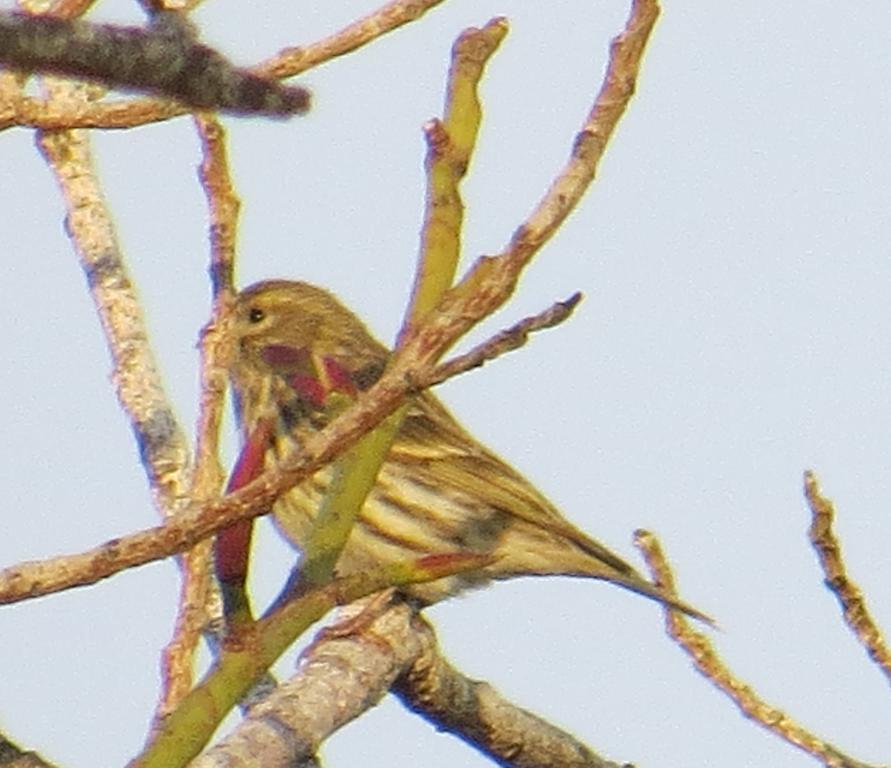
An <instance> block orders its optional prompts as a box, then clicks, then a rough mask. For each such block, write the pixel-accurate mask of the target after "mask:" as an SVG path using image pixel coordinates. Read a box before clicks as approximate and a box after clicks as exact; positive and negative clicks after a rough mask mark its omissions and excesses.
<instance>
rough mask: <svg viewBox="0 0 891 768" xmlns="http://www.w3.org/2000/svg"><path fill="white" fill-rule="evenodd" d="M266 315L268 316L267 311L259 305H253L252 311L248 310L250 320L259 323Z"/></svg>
mask: <svg viewBox="0 0 891 768" xmlns="http://www.w3.org/2000/svg"><path fill="white" fill-rule="evenodd" d="M264 317H266V313H265V312H264V311H263V310H262V309H260V308H259V307H251V309H250V311H249V312H248V320H250V321H251V322H252V323H259V322H261V321H262V320H263V318H264Z"/></svg>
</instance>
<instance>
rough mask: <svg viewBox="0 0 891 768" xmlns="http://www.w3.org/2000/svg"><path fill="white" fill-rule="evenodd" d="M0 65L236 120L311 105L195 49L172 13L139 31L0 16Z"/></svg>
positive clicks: (290, 89) (295, 91) (295, 92)
mask: <svg viewBox="0 0 891 768" xmlns="http://www.w3.org/2000/svg"><path fill="white" fill-rule="evenodd" d="M77 10H79V9H77ZM0 61H2V63H3V64H5V65H6V66H8V67H11V68H13V69H16V70H19V71H23V72H50V73H54V74H58V75H65V76H68V77H77V78H84V79H87V80H95V81H98V82H101V83H103V84H105V85H107V86H111V87H115V88H123V89H132V90H137V91H147V92H149V93H155V94H160V95H161V96H164V97H167V98H173V99H176V100H177V101H180V102H182V103H183V104H185V105H187V106H189V107H192V108H196V107H197V108H204V109H222V110H225V111H227V112H232V113H235V114H258V113H259V114H265V115H273V116H280V117H281V116H285V115H292V114H301V113H304V112H306V111H307V110H308V109H309V103H310V97H309V91H307V90H306V89H305V88H301V87H298V86H284V85H281V84H280V83H278V82H277V81H276V80H270V79H267V78H264V77H261V76H259V75H256V74H254V73H253V72H249V71H246V70H241V69H238V68H237V67H234V66H233V65H232V64H230V63H229V62H228V61H227V60H226V58H225V57H224V56H223V55H222V54H220V53H217V52H216V51H214V50H213V49H212V48H208V47H207V46H206V45H201V44H200V43H199V42H198V41H197V39H196V38H195V35H194V31H193V29H192V27H191V26H190V25H189V24H188V22H187V21H186V20H185V17H184V16H182V15H181V14H179V13H176V12H173V11H159V12H156V13H154V14H153V15H152V16H151V18H150V21H149V25H148V26H147V27H145V28H142V27H121V26H116V25H112V24H93V23H90V22H87V21H81V20H78V19H74V20H72V19H68V18H61V17H54V16H43V15H41V16H32V15H30V14H25V13H2V12H0Z"/></svg>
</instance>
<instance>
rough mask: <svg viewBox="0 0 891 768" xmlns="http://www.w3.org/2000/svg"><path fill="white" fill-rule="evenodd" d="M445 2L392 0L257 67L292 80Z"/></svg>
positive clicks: (261, 72)
mask: <svg viewBox="0 0 891 768" xmlns="http://www.w3.org/2000/svg"><path fill="white" fill-rule="evenodd" d="M442 2H443V0H391V2H389V3H385V4H384V5H382V6H381V7H380V8H378V9H377V10H375V11H372V12H371V13H369V14H368V15H367V16H363V17H362V18H360V19H357V20H356V21H354V22H352V23H351V24H348V25H347V26H345V27H344V28H343V29H341V30H339V31H337V32H335V33H334V34H333V35H330V36H329V37H326V38H323V39H322V40H319V41H317V42H315V43H313V44H312V45H307V46H298V47H294V48H285V49H284V50H282V51H279V52H278V53H277V54H276V55H275V56H273V57H272V58H271V59H268V60H266V61H264V62H263V63H261V64H259V65H257V66H256V67H255V68H254V70H253V71H254V72H256V74H258V75H262V76H264V77H278V78H284V77H293V76H294V75H299V74H301V73H302V72H306V71H307V70H309V69H312V68H313V67H317V66H318V65H319V64H324V63H325V62H326V61H331V60H332V59H336V58H337V57H339V56H343V55H345V54H347V53H352V52H353V51H355V50H357V49H359V48H361V47H362V46H363V45H367V44H368V43H371V42H373V41H374V40H377V39H378V38H379V37H383V36H384V35H386V34H387V33H388V32H392V31H393V30H396V29H399V27H401V26H403V25H405V24H409V23H411V22H413V21H417V20H418V19H419V18H421V16H423V15H424V14H425V13H427V11H429V10H430V9H431V8H435V7H436V6H437V5H439V4H440V3H442Z"/></svg>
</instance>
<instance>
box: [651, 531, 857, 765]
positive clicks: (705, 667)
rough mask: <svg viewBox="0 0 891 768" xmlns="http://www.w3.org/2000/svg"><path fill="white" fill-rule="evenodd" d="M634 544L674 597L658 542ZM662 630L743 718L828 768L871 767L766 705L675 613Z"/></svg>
mask: <svg viewBox="0 0 891 768" xmlns="http://www.w3.org/2000/svg"><path fill="white" fill-rule="evenodd" d="M634 543H635V545H636V546H637V548H638V549H640V550H641V552H642V553H643V555H644V558H645V559H646V561H647V565H648V566H649V568H650V573H651V575H652V577H653V580H654V581H655V582H656V584H657V585H658V586H660V587H662V589H664V590H665V591H666V592H667V593H668V594H670V595H675V594H677V591H676V589H675V583H674V575H673V574H672V572H671V568H670V567H669V565H668V562H667V560H666V559H665V555H664V553H663V552H662V547H661V545H660V544H659V541H658V539H657V538H656V537H655V536H654V535H653V534H652V533H649V532H648V531H635V534H634ZM665 629H666V632H667V633H668V636H669V637H670V638H671V639H672V640H674V641H675V642H676V643H677V644H678V646H680V648H681V649H682V650H683V651H684V652H685V653H686V654H687V655H688V656H689V657H690V658H691V659H692V660H693V665H694V666H695V667H696V670H697V671H698V672H699V673H700V674H701V675H703V677H705V678H707V679H708V680H709V681H711V683H712V685H714V686H715V687H716V688H717V689H718V690H719V691H721V692H722V693H724V694H725V695H726V696H727V697H728V698H729V699H730V700H731V701H733V703H734V704H736V706H737V707H738V708H739V710H740V712H742V714H743V715H744V716H745V717H747V718H749V719H750V720H752V721H754V722H756V723H758V724H759V725H760V726H762V727H763V728H765V729H767V730H768V731H770V732H771V733H774V734H775V735H777V736H779V737H780V738H781V739H783V740H784V741H786V742H788V743H789V744H792V745H793V746H795V747H798V748H799V749H801V750H802V751H804V752H807V753H808V754H809V755H812V756H813V757H815V758H817V760H819V761H820V762H822V763H823V765H825V766H826V767H827V768H871V766H869V765H867V764H866V763H862V762H860V761H859V760H854V759H853V758H851V757H848V756H847V755H845V754H844V753H843V752H841V751H840V750H838V749H836V748H835V747H833V746H832V745H831V744H829V743H828V742H826V741H823V740H822V739H820V738H818V737H817V736H815V735H814V734H812V733H811V732H810V731H807V730H805V729H804V728H802V727H801V726H800V725H799V724H798V723H796V722H795V721H794V720H793V719H792V718H791V717H789V716H788V715H787V714H786V713H784V712H783V711H782V710H779V709H777V708H776V707H773V706H771V705H770V704H768V703H767V702H765V701H764V699H762V698H761V697H760V696H758V694H757V693H755V691H754V690H752V688H751V686H749V685H747V684H746V683H745V682H743V681H742V680H740V679H739V678H738V677H736V676H735V675H734V674H733V673H732V672H731V671H730V669H729V668H728V667H727V665H726V664H724V662H723V661H722V660H721V658H720V656H719V655H718V652H717V651H716V650H715V648H714V646H713V645H712V643H711V642H710V641H709V639H708V638H707V637H706V636H705V635H704V634H702V633H701V632H697V631H696V630H694V629H693V627H692V625H691V624H690V622H689V621H687V620H686V619H685V618H683V617H682V616H681V614H680V613H679V612H678V611H670V610H666V611H665Z"/></svg>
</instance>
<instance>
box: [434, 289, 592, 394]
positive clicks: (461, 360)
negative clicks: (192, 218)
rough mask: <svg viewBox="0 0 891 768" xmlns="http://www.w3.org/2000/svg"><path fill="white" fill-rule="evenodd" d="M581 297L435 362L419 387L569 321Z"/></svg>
mask: <svg viewBox="0 0 891 768" xmlns="http://www.w3.org/2000/svg"><path fill="white" fill-rule="evenodd" d="M581 300H582V294H581V293H574V294H573V295H572V296H570V297H569V298H568V299H566V300H565V301H558V302H557V303H556V304H552V305H551V306H550V307H548V308H547V309H545V310H543V311H541V312H539V313H538V314H537V315H532V316H531V317H527V318H524V319H523V320H521V321H520V322H518V323H517V324H516V325H512V326H511V327H510V328H506V329H505V330H503V331H499V332H498V333H497V334H496V335H495V336H493V337H492V338H490V339H487V340H486V341H484V342H483V343H482V344H479V345H477V346H476V347H474V348H473V349H471V350H470V351H469V352H465V353H464V354H463V355H458V356H457V357H453V358H452V359H451V360H448V361H446V362H445V363H440V364H439V365H437V366H436V368H434V369H433V370H432V371H430V373H429V374H428V375H427V376H426V377H425V378H424V379H423V381H422V382H419V387H420V388H423V389H426V388H427V387H433V386H436V385H437V384H441V383H442V382H444V381H445V380H446V379H450V378H452V377H453V376H458V375H460V374H462V373H464V372H465V371H470V370H473V369H474V368H479V367H481V366H483V365H485V364H486V363H488V362H489V361H490V360H494V359H495V358H497V357H501V356H502V355H504V354H507V353H508V352H513V351H514V350H516V349H519V348H520V347H522V346H524V345H525V344H526V342H528V341H529V336H530V334H532V333H535V332H536V331H541V330H544V329H546V328H553V327H554V326H555V325H559V324H560V323H562V322H563V321H564V320H568V319H569V317H570V315H572V313H573V311H574V310H575V308H576V306H578V303H579V302H580V301H581Z"/></svg>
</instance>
